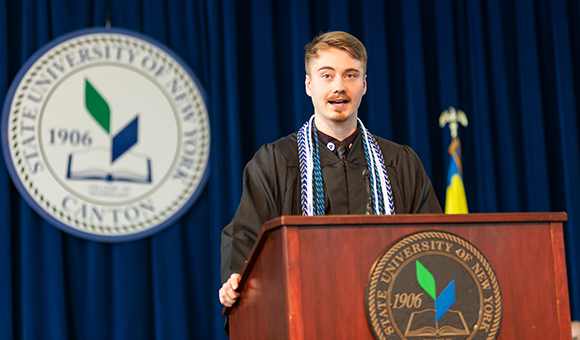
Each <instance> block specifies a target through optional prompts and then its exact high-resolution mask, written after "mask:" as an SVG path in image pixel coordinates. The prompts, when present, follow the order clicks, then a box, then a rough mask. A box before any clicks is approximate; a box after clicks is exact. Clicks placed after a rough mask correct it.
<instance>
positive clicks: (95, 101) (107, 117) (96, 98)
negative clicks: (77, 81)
mask: <svg viewBox="0 0 580 340" xmlns="http://www.w3.org/2000/svg"><path fill="white" fill-rule="evenodd" d="M85 106H86V107H87V111H89V113H90V114H91V116H93V118H94V119H95V120H96V121H97V123H99V125H100V126H101V127H102V128H103V129H104V130H105V132H107V135H108V134H110V129H111V109H110V108H109V104H107V102H106V101H105V98H103V97H102V96H101V95H100V94H99V92H98V91H97V90H96V89H95V88H94V87H93V85H91V83H90V82H89V80H88V79H85Z"/></svg>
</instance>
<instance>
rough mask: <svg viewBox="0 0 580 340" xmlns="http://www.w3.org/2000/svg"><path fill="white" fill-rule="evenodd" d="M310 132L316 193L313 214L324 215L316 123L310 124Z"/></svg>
mask: <svg viewBox="0 0 580 340" xmlns="http://www.w3.org/2000/svg"><path fill="white" fill-rule="evenodd" d="M312 130H313V131H312V134H313V135H314V143H313V144H314V147H313V151H314V152H313V155H312V156H313V157H312V160H313V163H314V167H313V172H314V189H315V195H316V209H315V210H314V215H324V186H323V184H322V169H321V167H320V156H319V153H318V133H317V131H316V124H312Z"/></svg>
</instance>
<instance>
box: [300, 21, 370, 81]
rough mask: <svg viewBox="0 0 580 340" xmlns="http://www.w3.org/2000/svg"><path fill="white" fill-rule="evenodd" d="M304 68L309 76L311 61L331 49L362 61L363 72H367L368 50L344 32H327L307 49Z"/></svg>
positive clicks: (308, 45) (306, 47)
mask: <svg viewBox="0 0 580 340" xmlns="http://www.w3.org/2000/svg"><path fill="white" fill-rule="evenodd" d="M304 48H305V49H306V53H305V54H304V67H305V69H306V73H307V74H308V71H309V70H308V66H309V63H310V60H312V59H313V58H316V56H317V55H318V52H319V51H323V50H327V49H329V48H337V49H339V50H342V51H345V52H346V53H347V54H348V55H349V56H351V57H352V58H353V59H356V60H358V61H360V62H361V63H362V64H363V71H364V73H365V74H366V72H367V50H366V48H365V46H364V45H363V44H362V43H361V42H360V40H358V39H357V38H356V37H354V36H353V35H351V34H348V33H346V32H342V31H333V32H327V33H324V34H320V35H318V36H317V37H316V38H314V39H312V41H311V42H309V43H308V44H307V45H306V46H305V47H304Z"/></svg>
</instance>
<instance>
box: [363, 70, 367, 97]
mask: <svg viewBox="0 0 580 340" xmlns="http://www.w3.org/2000/svg"><path fill="white" fill-rule="evenodd" d="M363 88H364V91H363V95H364V94H366V93H367V75H366V74H365V79H364V83H363Z"/></svg>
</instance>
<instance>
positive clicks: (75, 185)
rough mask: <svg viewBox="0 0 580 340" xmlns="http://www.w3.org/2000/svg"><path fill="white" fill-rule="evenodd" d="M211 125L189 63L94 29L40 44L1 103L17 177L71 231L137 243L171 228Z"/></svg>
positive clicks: (187, 197)
mask: <svg viewBox="0 0 580 340" xmlns="http://www.w3.org/2000/svg"><path fill="white" fill-rule="evenodd" d="M210 144H211V143H210V126H209V119H208V112H207V108H206V100H205V95H204V92H203V90H202V87H201V86H200V84H199V82H198V81H197V79H196V77H195V75H194V74H193V72H192V71H191V70H190V69H189V67H188V66H187V65H186V64H185V63H184V62H183V61H182V60H181V59H180V58H179V57H178V56H177V55H176V54H175V53H173V52H172V51H171V50H169V49H168V48H167V47H165V46H163V45H161V44H160V43H158V42H156V41H154V40H153V39H151V38H149V37H147V36H144V35H141V34H139V33H136V32H132V31H128V30H122V29H104V28H93V29H85V30H80V31H76V32H72V33H70V34H67V35H65V36H63V37H60V38H58V39H56V40H54V41H52V42H50V43H48V44H47V45H46V46H44V47H43V48H42V49H41V50H39V51H38V52H36V53H35V54H34V55H33V56H32V57H31V58H30V59H29V61H28V62H27V63H26V64H25V65H24V66H23V67H22V69H21V70H20V72H19V73H18V74H17V76H16V78H15V80H14V81H13V83H12V85H11V87H10V89H9V91H8V95H7V98H6V101H5V105H4V110H3V112H2V146H3V152H4V158H5V160H6V163H7V168H8V171H9V173H10V176H11V177H12V180H13V182H14V184H15V186H16V188H17V189H18V191H19V192H20V195H21V196H22V197H23V198H24V199H25V200H26V201H27V203H28V204H29V205H30V206H31V207H32V208H33V209H34V210H35V211H36V212H37V213H38V214H39V215H40V216H41V217H42V218H44V219H45V220H47V221H49V222H50V223H52V224H53V225H55V226H56V227H58V228H60V229H61V230H63V231H65V232H68V233H70V234H73V235H75V236H78V237H81V238H85V239H89V240H93V241H101V242H120V241H129V240H134V239H138V238H142V237H145V236H148V235H151V234H153V233H155V232H157V231H159V230H161V229H163V228H165V227H167V226H168V225H171V224H172V223H173V222H175V221H176V220H177V219H178V218H179V217H181V216H182V215H183V214H184V213H185V211H186V210H187V209H188V208H189V207H191V205H192V204H193V202H194V201H195V200H196V198H197V197H198V196H199V194H200V192H201V189H202V188H203V185H204V184H205V182H206V179H207V174H208V171H207V170H208V160H209V148H210Z"/></svg>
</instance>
